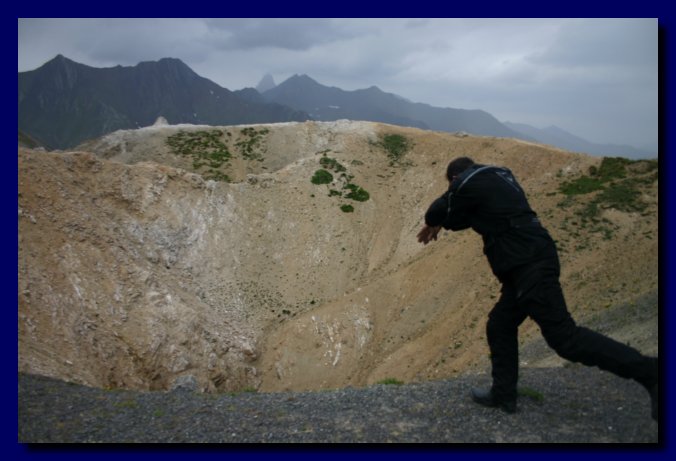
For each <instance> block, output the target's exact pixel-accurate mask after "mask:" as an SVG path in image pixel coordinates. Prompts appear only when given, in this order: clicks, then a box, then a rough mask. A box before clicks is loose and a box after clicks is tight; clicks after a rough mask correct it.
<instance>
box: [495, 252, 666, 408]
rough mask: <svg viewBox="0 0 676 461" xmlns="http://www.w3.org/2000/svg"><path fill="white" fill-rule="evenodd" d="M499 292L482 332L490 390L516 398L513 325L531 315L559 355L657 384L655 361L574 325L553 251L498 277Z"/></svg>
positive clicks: (624, 376)
mask: <svg viewBox="0 0 676 461" xmlns="http://www.w3.org/2000/svg"><path fill="white" fill-rule="evenodd" d="M499 279H500V281H501V282H502V293H501V296H500V299H499V300H498V302H497V304H496V305H495V307H494V308H493V310H492V311H491V312H490V314H489V317H488V323H487V325H486V336H487V338H488V345H489V347H490V351H491V363H492V377H493V388H492V390H493V393H494V394H495V395H496V396H498V397H499V398H504V399H515V398H516V384H517V380H518V372H519V351H518V339H517V335H518V327H519V325H521V323H522V322H523V321H524V320H525V319H526V317H530V318H532V319H533V320H534V321H535V322H536V323H537V324H538V326H539V327H540V329H541V331H542V335H543V336H544V338H545V340H546V341H547V344H548V345H549V346H550V347H551V348H553V349H554V350H555V351H556V353H557V354H558V355H560V356H561V357H563V358H565V359H567V360H570V361H571V362H580V363H583V364H584V365H589V366H597V367H599V368H600V369H602V370H606V371H610V372H612V373H615V374H616V375H618V376H621V377H623V378H632V379H634V380H636V381H638V382H639V383H641V384H643V385H644V386H646V387H649V386H651V385H652V384H654V383H656V382H657V360H656V359H655V358H650V357H646V356H644V355H642V354H641V353H639V352H638V351H637V350H636V349H633V348H631V347H629V346H627V345H625V344H622V343H619V342H617V341H615V340H613V339H610V338H608V337H606V336H603V335H601V334H599V333H596V332H594V331H591V330H589V329H587V328H584V327H580V326H577V325H576V324H575V321H574V320H573V318H572V317H571V316H570V313H569V312H568V309H567V307H566V302H565V300H564V297H563V292H562V291H561V285H560V284H559V261H558V257H557V256H556V254H555V253H554V254H553V255H550V256H549V257H546V258H545V259H543V260H540V261H538V262H537V263H534V264H530V265H527V266H523V267H519V268H517V269H516V270H512V271H510V272H509V273H507V274H501V275H500V276H499Z"/></svg>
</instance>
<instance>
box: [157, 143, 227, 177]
mask: <svg viewBox="0 0 676 461" xmlns="http://www.w3.org/2000/svg"><path fill="white" fill-rule="evenodd" d="M167 145H168V146H169V148H170V150H171V152H172V153H173V154H174V155H181V156H185V157H191V158H192V167H193V169H194V170H195V171H196V172H198V173H200V174H202V176H203V177H204V178H205V179H213V180H215V181H226V182H227V181H230V178H229V177H228V175H227V174H225V172H224V171H223V169H225V168H227V166H228V165H229V162H230V158H231V157H232V155H231V154H230V151H229V150H228V146H226V145H225V143H224V142H223V132H222V131H221V130H209V131H205V130H201V131H183V130H181V131H179V132H178V133H176V134H174V135H171V136H169V137H168V138H167ZM205 169H206V171H205ZM200 170H202V171H200Z"/></svg>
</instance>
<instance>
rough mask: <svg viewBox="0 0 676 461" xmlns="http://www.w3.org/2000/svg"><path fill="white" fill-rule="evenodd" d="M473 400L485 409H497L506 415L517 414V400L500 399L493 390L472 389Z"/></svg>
mask: <svg viewBox="0 0 676 461" xmlns="http://www.w3.org/2000/svg"><path fill="white" fill-rule="evenodd" d="M472 400H474V401H475V402H476V403H478V404H479V405H483V406H485V407H497V408H500V409H501V410H502V411H504V412H505V413H510V414H511V413H516V398H514V399H506V398H498V397H496V396H495V395H494V394H493V390H492V389H477V388H473V389H472Z"/></svg>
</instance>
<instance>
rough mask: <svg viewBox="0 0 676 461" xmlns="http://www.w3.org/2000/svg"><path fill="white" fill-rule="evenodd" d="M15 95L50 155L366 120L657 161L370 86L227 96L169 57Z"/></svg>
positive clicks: (260, 88) (49, 79)
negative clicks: (166, 127)
mask: <svg viewBox="0 0 676 461" xmlns="http://www.w3.org/2000/svg"><path fill="white" fill-rule="evenodd" d="M18 87H19V89H18V103H19V109H18V112H19V117H18V128H19V142H20V143H22V142H23V144H21V145H26V146H28V145H29V144H27V143H26V142H25V140H27V139H28V140H31V144H35V143H37V144H39V145H43V146H45V147H47V148H49V149H67V148H72V147H75V146H77V145H78V144H80V143H82V142H83V141H85V140H88V139H93V138H97V137H100V136H102V135H104V134H106V133H110V132H112V131H115V130H119V129H132V128H138V127H142V126H148V125H152V124H153V123H154V122H155V120H156V119H157V118H158V117H160V116H162V117H164V118H165V119H166V120H167V121H168V123H170V124H180V123H190V124H205V125H237V124H249V123H274V122H288V121H305V120H317V121H334V120H340V119H350V120H363V121H374V122H381V123H389V124H393V125H400V126H409V127H415V128H421V129H426V130H434V131H446V132H467V133H470V134H475V135H483V136H497V137H508V138H518V139H523V140H527V141H535V142H539V143H544V144H550V145H553V146H556V147H559V148H562V149H566V150H571V151H574V152H584V153H589V154H592V155H607V156H626V157H632V158H639V157H656V154H655V153H653V152H648V151H645V150H641V149H637V148H634V147H631V146H616V145H605V144H604V145H601V144H594V143H591V142H589V141H586V140H584V139H582V138H579V137H577V136H575V135H572V134H570V133H567V132H565V131H564V130H561V129H560V128H557V127H549V128H545V129H538V128H535V127H532V126H529V125H525V124H520V123H510V122H504V123H503V122H500V121H499V120H497V119H496V118H495V117H494V116H493V115H491V114H489V113H488V112H485V111H483V110H466V109H455V108H440V107H434V106H431V105H428V104H422V103H415V102H411V101H409V100H407V99H405V98H402V97H401V96H398V95H396V94H393V93H387V92H384V91H382V90H381V89H379V88H378V87H376V86H371V87H369V88H366V89H359V90H354V91H345V90H342V89H340V88H336V87H328V86H325V85H322V84H320V83H318V82H317V81H315V80H313V79H312V78H310V77H309V76H307V75H294V76H292V77H290V78H288V79H287V80H285V81H284V82H282V83H280V84H279V85H276V84H275V82H274V79H273V77H272V76H271V75H270V74H266V75H265V76H264V77H263V79H262V80H261V81H260V83H259V84H258V85H257V86H256V88H255V89H254V88H245V89H242V90H236V91H230V90H228V89H226V88H223V87H221V86H219V85H217V84H216V83H214V82H212V81H211V80H208V79H206V78H204V77H201V76H199V75H198V74H196V73H195V72H194V71H193V70H192V69H190V67H188V66H187V65H186V64H185V63H183V62H182V61H181V60H179V59H174V58H163V59H160V60H159V61H152V62H141V63H139V64H138V65H136V66H133V67H123V66H116V67H112V68H94V67H89V66H86V65H84V64H80V63H77V62H75V61H72V60H70V59H68V58H66V57H64V56H62V55H58V56H57V57H55V58H54V59H52V60H51V61H49V62H47V63H45V64H44V65H43V66H41V67H40V68H38V69H35V70H32V71H28V72H19V76H18ZM22 140H23V141H22Z"/></svg>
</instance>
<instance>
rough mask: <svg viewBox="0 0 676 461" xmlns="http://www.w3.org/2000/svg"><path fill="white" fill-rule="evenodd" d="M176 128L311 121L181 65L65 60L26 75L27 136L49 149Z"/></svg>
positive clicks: (22, 91) (23, 118)
mask: <svg viewBox="0 0 676 461" xmlns="http://www.w3.org/2000/svg"><path fill="white" fill-rule="evenodd" d="M160 116H163V117H164V118H165V119H166V120H167V121H168V122H169V123H170V124H179V123H191V124H196V125H197V124H205V125H234V124H243V123H271V122H284V121H304V120H306V119H307V118H308V115H307V114H304V113H302V112H299V111H296V110H293V109H290V108H289V107H286V106H282V105H279V104H274V103H266V102H254V101H252V100H250V99H244V98H242V97H240V96H238V95H237V94H236V92H232V91H230V90H228V89H225V88H222V87H220V86H219V85H217V84H215V83H214V82H212V81H211V80H208V79H206V78H203V77H200V76H199V75H197V74H196V73H195V72H193V71H192V69H190V67H188V66H187V65H186V64H184V63H183V62H182V61H180V60H178V59H172V58H164V59H160V60H159V61H157V62H142V63H140V64H138V65H136V66H134V67H122V66H116V67H112V68H104V69H100V68H93V67H89V66H86V65H83V64H79V63H77V62H74V61H72V60H70V59H68V58H66V57H64V56H61V55H59V56H57V57H56V58H54V59H52V60H51V61H49V62H47V63H46V64H44V65H43V66H41V67H40V68H38V69H36V70H33V71H29V72H19V131H20V132H21V133H23V134H24V135H26V136H28V137H30V138H33V139H36V140H39V141H40V142H42V143H44V145H45V146H46V147H48V148H53V149H65V148H70V147H74V146H76V145H78V144H80V143H81V142H82V141H85V140H87V139H92V138H97V137H99V136H102V135H104V134H106V133H110V132H112V131H115V130H119V129H130V128H138V127H142V126H148V125H152V124H153V123H154V122H155V120H156V119H157V118H158V117H160Z"/></svg>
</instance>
